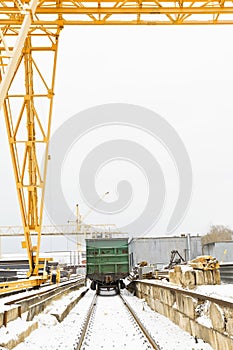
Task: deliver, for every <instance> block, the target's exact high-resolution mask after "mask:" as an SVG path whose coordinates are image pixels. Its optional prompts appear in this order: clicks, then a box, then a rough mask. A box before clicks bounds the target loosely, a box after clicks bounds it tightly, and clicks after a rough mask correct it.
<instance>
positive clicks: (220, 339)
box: [216, 332, 233, 350]
mask: <svg viewBox="0 0 233 350" xmlns="http://www.w3.org/2000/svg"><path fill="white" fill-rule="evenodd" d="M216 339H217V348H216V349H217V350H223V349H224V350H232V349H233V339H231V338H229V337H227V336H225V335H223V334H221V333H219V332H216Z"/></svg>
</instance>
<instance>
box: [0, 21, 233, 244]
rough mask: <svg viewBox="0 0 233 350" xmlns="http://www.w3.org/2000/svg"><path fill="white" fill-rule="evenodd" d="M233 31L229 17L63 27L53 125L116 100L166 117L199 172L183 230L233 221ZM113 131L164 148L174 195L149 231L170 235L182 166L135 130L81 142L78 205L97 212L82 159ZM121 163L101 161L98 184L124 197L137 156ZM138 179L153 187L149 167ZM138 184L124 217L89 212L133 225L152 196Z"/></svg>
mask: <svg viewBox="0 0 233 350" xmlns="http://www.w3.org/2000/svg"><path fill="white" fill-rule="evenodd" d="M232 38H233V27H230V26H221V27H220V26H219V27H217V26H216V27H207V26H203V27H201V26H199V27H191V26H187V27H151V26H150V27H111V26H109V27H72V28H65V29H64V30H63V32H62V33H61V38H60V46H59V59H58V68H57V78H56V89H55V91H56V96H55V106H54V113H53V130H56V128H57V127H58V126H59V125H61V124H62V123H63V122H64V121H65V120H67V119H68V118H69V117H71V116H72V115H74V114H76V113H78V112H79V111H81V110H84V109H86V108H89V107H92V106H95V105H100V104H104V103H111V102H117V103H120V102H123V103H132V104H138V105H140V106H144V107H147V108H149V109H151V110H153V111H155V112H157V113H158V114H159V115H161V116H162V117H163V118H165V119H166V120H167V122H169V123H170V124H171V125H172V126H173V127H174V128H175V130H176V131H177V133H178V134H179V136H180V137H181V139H182V140H183V142H184V144H185V146H186V148H187V151H188V154H189V157H190V159H191V162H192V168H193V177H194V184H193V195H192V200H191V204H190V207H189V210H188V212H187V215H186V217H185V219H184V221H183V222H182V223H181V225H180V226H179V227H178V229H177V230H176V231H175V232H174V234H175V233H177V234H178V233H180V232H191V233H193V234H195V233H203V232H206V231H207V230H208V228H209V225H210V224H218V223H219V224H224V225H229V226H230V227H232V226H233V216H232V203H231V202H232V197H233V185H232V183H233V163H232V156H231V153H232V144H233V139H232V124H233V122H232V117H233V103H232V101H233V99H232V93H233V69H232V62H233V47H232V44H231V43H232ZM0 129H1V130H0V135H1V137H0V149H1V153H0V164H1V166H0V169H1V170H0V207H1V214H0V225H15V224H20V223H21V221H20V216H19V210H18V202H17V197H16V191H15V184H14V179H13V171H12V166H11V162H10V154H9V150H8V144H7V139H6V132H5V128H4V123H3V118H1V121H0ZM112 135H114V137H119V135H123V136H124V137H127V136H128V137H129V138H130V139H133V140H140V142H142V144H143V145H144V146H148V147H149V149H151V150H155V149H156V152H157V153H155V157H156V159H157V160H158V161H160V162H161V163H162V167H163V169H164V172H165V179H166V184H167V202H166V204H165V210H164V212H163V215H162V216H161V218H160V220H159V222H158V224H157V226H156V227H155V228H154V229H152V231H151V232H150V234H151V235H153V234H156V235H160V234H164V233H165V232H164V227H165V224H166V222H167V221H168V218H169V215H171V212H172V207H173V205H174V203H175V198H176V195H177V192H178V189H177V187H178V182H177V178H176V177H177V174H176V171H175V169H174V166H173V165H172V162H171V160H169V154H167V153H166V152H165V151H164V150H163V149H162V146H161V145H160V144H158V143H157V144H154V140H152V139H150V138H148V137H147V136H146V135H143V134H142V135H138V134H137V133H136V132H135V131H129V130H123V128H118V129H115V130H109V129H108V130H105V131H104V130H100V131H99V134H98V133H94V134H92V135H90V137H89V138H88V135H86V136H85V139H84V140H82V141H80V142H81V143H80V145H78V143H77V144H76V145H74V147H73V149H71V151H70V154H69V155H68V156H67V159H66V161H65V162H64V168H63V179H62V184H63V189H64V194H65V197H66V198H67V200H68V202H69V205H70V206H71V207H74V206H75V204H76V203H80V206H81V211H82V213H83V214H85V213H86V212H87V211H88V207H87V206H86V205H84V203H83V200H82V199H81V198H80V194H79V190H78V184H77V176H76V175H77V172H78V166H79V165H78V164H79V163H80V161H81V160H80V159H83V157H85V152H86V151H87V150H88V147H89V148H90V147H94V146H95V142H97V144H98V142H102V140H103V141H104V140H105V139H111V138H112ZM138 142H139V141H138ZM88 145H89V146H88ZM90 145H91V146H90ZM112 166H113V168H112V169H106V171H105V173H104V169H102V170H101V172H102V173H101V174H100V175H101V176H102V177H101V178H100V179H97V180H96V181H97V187H98V188H97V190H98V192H99V193H104V192H105V191H110V195H109V198H108V200H114V198H116V193H115V187H116V185H117V181H119V179H120V178H119V179H118V178H117V176H116V172H117V170H118V171H119V168H120V169H121V170H120V171H119V177H120V175H121V173H122V175H121V176H125V173H127V174H128V175H129V176H131V177H132V179H133V178H134V181H135V175H134V171H136V172H137V173H138V169H137V170H135V169H133V168H132V166H131V165H130V167H127V164H124V165H123V164H121V166H120V165H117V164H113V165H112ZM114 167H115V168H114ZM124 167H125V172H124ZM137 178H138V181H139V180H140V181H142V183H143V185H142V186H145V187H144V188H145V191H144V190H143V189H141V190H142V191H143V193H146V191H148V189H147V188H146V181H145V179H144V178H143V176H142V175H141V174H138V177H137ZM105 184H106V188H105ZM136 185H137V183H136ZM139 186H141V183H140V182H139ZM109 187H110V188H109ZM137 187H138V186H136V187H135V199H136V203H134V204H133V203H132V207H131V212H129V211H128V212H127V214H126V213H125V214H122V216H120V215H117V216H116V217H115V218H112V217H108V216H106V217H105V216H103V215H102V216H101V215H99V214H95V213H92V214H90V215H89V216H88V219H87V221H89V222H112V221H113V222H115V223H116V224H117V225H118V226H121V225H125V224H126V223H127V220H128V218H130V217H132V216H134V215H135V213H136V212H137V210H138V211H140V205H142V206H143V203H144V202H145V198H143V199H141V195H140V191H139V192H138V191H137ZM48 190H49V189H48ZM76 193H77V195H76ZM45 219H46V218H45ZM67 219H69V218H67ZM46 220H47V222H48V219H46ZM17 244H18V243H17ZM16 249H17V248H16Z"/></svg>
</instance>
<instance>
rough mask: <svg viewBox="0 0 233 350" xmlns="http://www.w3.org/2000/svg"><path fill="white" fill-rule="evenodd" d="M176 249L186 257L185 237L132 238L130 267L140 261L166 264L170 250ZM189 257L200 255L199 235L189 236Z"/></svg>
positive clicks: (160, 264) (159, 265)
mask: <svg viewBox="0 0 233 350" xmlns="http://www.w3.org/2000/svg"><path fill="white" fill-rule="evenodd" d="M172 250H178V251H179V253H180V254H181V256H182V257H183V258H184V259H185V258H186V257H187V237H153V238H134V239H132V240H131V241H130V244H129V254H130V267H133V266H134V265H136V264H137V263H138V262H140V261H147V263H148V264H153V265H157V267H159V268H160V267H161V266H162V265H167V264H168V263H169V261H170V257H171V251H172ZM190 255H191V259H194V258H195V257H196V256H198V255H202V247H201V237H200V236H191V251H190Z"/></svg>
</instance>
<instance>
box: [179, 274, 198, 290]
mask: <svg viewBox="0 0 233 350" xmlns="http://www.w3.org/2000/svg"><path fill="white" fill-rule="evenodd" d="M181 284H182V286H183V287H188V288H190V289H192V288H194V287H195V273H194V271H185V272H184V273H183V274H182V276H181Z"/></svg>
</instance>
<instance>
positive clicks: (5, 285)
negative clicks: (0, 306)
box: [0, 277, 46, 295]
mask: <svg viewBox="0 0 233 350" xmlns="http://www.w3.org/2000/svg"><path fill="white" fill-rule="evenodd" d="M45 282H46V279H44V278H39V277H36V278H30V279H26V280H20V281H11V282H2V283H0V295H1V294H6V293H10V292H14V291H17V290H22V289H29V288H33V287H38V286H40V285H41V284H42V283H45Z"/></svg>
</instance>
